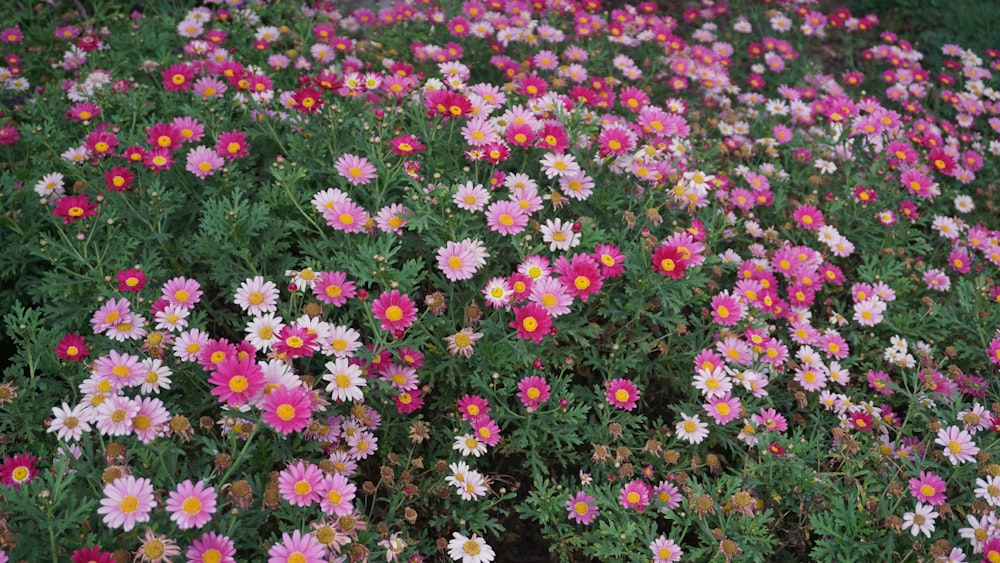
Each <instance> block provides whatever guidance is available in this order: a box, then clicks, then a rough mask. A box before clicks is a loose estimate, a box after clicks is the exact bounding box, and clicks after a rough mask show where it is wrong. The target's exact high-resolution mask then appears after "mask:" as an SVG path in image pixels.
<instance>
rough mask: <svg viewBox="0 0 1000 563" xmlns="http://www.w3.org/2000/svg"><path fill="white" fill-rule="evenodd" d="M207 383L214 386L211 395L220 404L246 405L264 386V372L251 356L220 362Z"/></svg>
mask: <svg viewBox="0 0 1000 563" xmlns="http://www.w3.org/2000/svg"><path fill="white" fill-rule="evenodd" d="M208 382H209V383H211V384H212V385H214V387H213V388H212V391H211V394H212V395H215V396H216V397H218V398H219V402H220V403H226V404H228V405H230V406H239V405H242V404H244V403H246V402H247V401H249V400H250V399H252V398H253V397H254V396H255V395H256V394H257V393H258V392H260V391H261V390H263V389H264V386H265V384H266V381H265V380H264V371H263V370H262V369H261V367H260V365H259V364H257V361H256V360H254V359H253V357H251V356H247V357H245V358H236V357H232V358H226V359H224V360H222V361H221V362H219V363H218V364H217V365H216V366H215V371H213V372H212V375H211V376H210V377H209V378H208Z"/></svg>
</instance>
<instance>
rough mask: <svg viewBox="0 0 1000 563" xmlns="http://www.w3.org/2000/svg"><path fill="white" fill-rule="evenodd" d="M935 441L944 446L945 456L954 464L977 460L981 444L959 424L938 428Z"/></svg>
mask: <svg viewBox="0 0 1000 563" xmlns="http://www.w3.org/2000/svg"><path fill="white" fill-rule="evenodd" d="M934 443H935V444H937V445H939V446H941V447H943V448H944V456H945V457H946V458H948V461H950V462H951V464H952V465H959V464H961V463H967V462H970V461H975V460H976V458H975V456H976V454H978V453H979V446H977V445H976V443H975V442H974V441H973V440H972V436H971V435H970V434H969V433H968V432H966V431H965V430H962V429H961V428H959V427H958V426H949V427H947V428H942V429H940V430H938V432H937V437H936V438H935V439H934Z"/></svg>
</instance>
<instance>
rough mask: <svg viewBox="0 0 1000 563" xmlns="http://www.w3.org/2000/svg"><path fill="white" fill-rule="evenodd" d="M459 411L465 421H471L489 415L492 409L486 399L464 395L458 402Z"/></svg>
mask: <svg viewBox="0 0 1000 563" xmlns="http://www.w3.org/2000/svg"><path fill="white" fill-rule="evenodd" d="M458 410H459V412H460V413H461V415H462V418H463V419H465V420H471V419H473V418H475V417H477V416H479V415H482V414H488V413H489V412H490V411H492V409H491V408H490V406H489V404H488V403H487V402H486V399H484V398H482V397H479V396H476V395H464V396H463V397H462V398H461V399H459V400H458Z"/></svg>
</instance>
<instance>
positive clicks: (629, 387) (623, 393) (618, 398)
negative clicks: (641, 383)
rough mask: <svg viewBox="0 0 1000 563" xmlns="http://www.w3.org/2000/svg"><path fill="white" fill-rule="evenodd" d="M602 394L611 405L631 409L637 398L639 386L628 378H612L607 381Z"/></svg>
mask: <svg viewBox="0 0 1000 563" xmlns="http://www.w3.org/2000/svg"><path fill="white" fill-rule="evenodd" d="M604 396H605V397H606V398H607V400H608V404H610V405H611V406H613V407H618V408H620V409H625V410H627V411H631V410H632V409H634V408H635V406H636V401H638V400H639V388H638V387H636V386H635V384H634V383H632V381H631V380H628V379H623V378H620V379H612V380H611V381H609V382H607V384H606V389H605V390H604Z"/></svg>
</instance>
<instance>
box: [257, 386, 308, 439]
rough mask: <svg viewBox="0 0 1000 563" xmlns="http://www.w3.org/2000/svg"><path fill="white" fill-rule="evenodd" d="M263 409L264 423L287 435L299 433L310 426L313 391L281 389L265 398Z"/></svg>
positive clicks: (296, 388) (301, 388)
mask: <svg viewBox="0 0 1000 563" xmlns="http://www.w3.org/2000/svg"><path fill="white" fill-rule="evenodd" d="M261 409H262V410H263V411H264V422H266V423H267V424H269V425H270V426H271V427H272V428H274V429H275V430H277V431H278V432H281V433H282V434H285V435H288V434H291V433H292V432H299V431H301V430H303V429H305V428H306V427H308V426H309V422H310V420H311V417H312V409H313V395H312V390H311V389H308V388H306V387H295V388H293V389H288V388H286V387H284V386H282V387H279V388H278V389H276V390H273V391H271V393H270V394H269V395H266V396H265V397H264V404H263V405H261Z"/></svg>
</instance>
